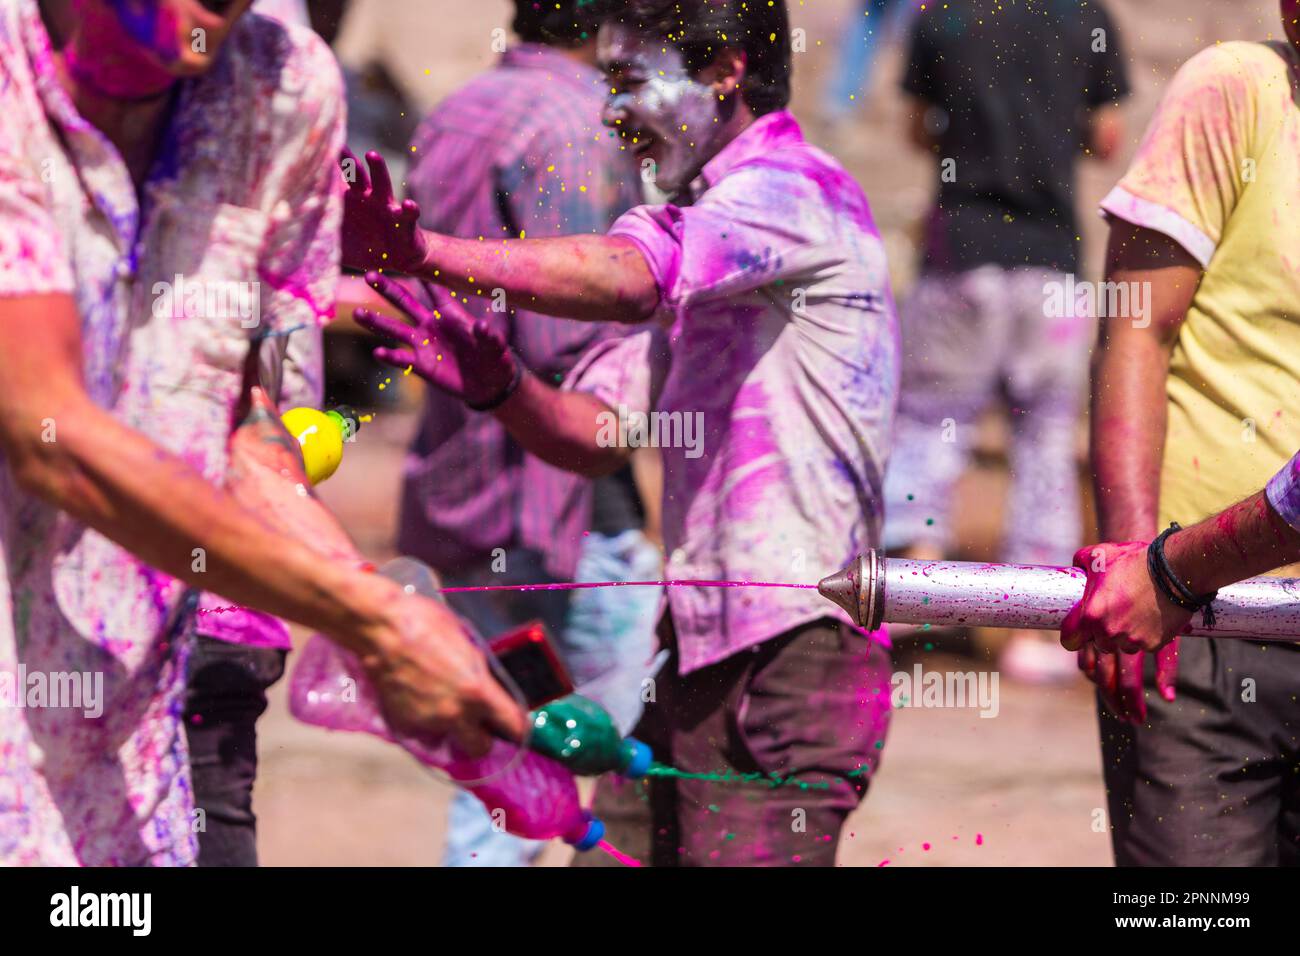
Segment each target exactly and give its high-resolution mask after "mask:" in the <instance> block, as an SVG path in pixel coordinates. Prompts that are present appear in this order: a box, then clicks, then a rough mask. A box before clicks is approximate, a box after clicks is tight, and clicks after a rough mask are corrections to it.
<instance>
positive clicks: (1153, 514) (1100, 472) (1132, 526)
mask: <svg viewBox="0 0 1300 956" xmlns="http://www.w3.org/2000/svg"><path fill="white" fill-rule="evenodd" d="M1167 374H1168V358H1167V353H1166V352H1165V351H1164V349H1163V347H1162V346H1161V345H1160V344H1159V343H1158V342H1156V341H1154V340H1144V339H1143V338H1142V337H1138V336H1131V337H1130V341H1129V342H1128V343H1127V344H1126V345H1125V346H1124V347H1123V348H1117V347H1115V346H1114V345H1113V344H1112V345H1111V346H1110V347H1107V348H1104V349H1103V351H1102V354H1101V358H1100V361H1099V362H1098V363H1097V369H1096V375H1095V381H1094V385H1093V400H1092V420H1091V428H1092V459H1093V468H1094V488H1095V491H1096V497H1097V511H1098V523H1099V524H1100V529H1101V538H1102V540H1103V541H1134V540H1142V541H1145V540H1149V539H1150V538H1152V537H1153V536H1154V535H1155V533H1156V530H1157V525H1158V523H1159V499H1160V468H1161V462H1162V460H1163V458H1164V447H1165V425H1166V419H1167V413H1166V408H1165V377H1166V375H1167Z"/></svg>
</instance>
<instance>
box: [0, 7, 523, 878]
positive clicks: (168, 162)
mask: <svg viewBox="0 0 1300 956" xmlns="http://www.w3.org/2000/svg"><path fill="white" fill-rule="evenodd" d="M209 6H210V5H208V6H200V5H199V4H196V3H193V2H188V0H139V2H132V3H125V2H117V0H0V92H2V93H3V100H4V109H3V110H0V356H3V360H2V361H0V768H2V772H0V865H92V866H110V865H130V866H143V865H185V864H189V863H192V862H194V860H195V856H196V851H197V845H196V844H197V842H198V841H197V840H196V834H197V832H198V831H200V830H201V829H202V828H203V826H204V825H205V823H206V821H204V820H203V819H202V817H201V816H199V815H196V814H195V812H194V811H195V806H194V801H193V792H192V790H191V775H190V766H189V753H188V752H187V746H186V738H185V734H184V733H183V728H182V725H181V713H182V707H183V704H184V697H185V675H186V664H187V657H188V653H189V650H190V647H191V644H192V641H191V634H190V633H189V631H188V629H187V628H186V627H185V622H184V612H185V608H186V604H187V599H186V597H185V595H187V594H192V593H193V590H191V591H188V592H187V589H186V585H188V586H189V588H190V589H199V588H206V589H210V590H211V591H213V592H216V593H219V594H221V595H223V596H225V597H226V598H227V599H228V600H229V601H230V602H232V603H239V604H242V605H245V606H250V607H253V608H257V609H259V610H261V611H264V612H266V613H267V614H272V615H278V616H281V617H284V618H287V619H290V620H296V621H299V622H300V623H303V624H305V625H307V626H309V627H312V628H313V629H317V630H321V631H322V632H323V633H326V634H328V635H329V636H330V637H331V638H332V639H333V640H335V641H337V642H339V643H340V644H342V645H343V646H345V647H349V648H351V649H353V650H354V651H355V652H356V653H357V654H359V655H361V656H363V657H365V658H368V660H369V661H370V664H369V665H368V666H370V667H371V668H372V669H373V671H374V672H373V673H372V674H371V675H370V676H371V678H372V679H373V680H375V681H376V683H377V685H378V686H379V687H380V688H382V689H381V694H382V695H383V696H384V697H385V699H386V704H385V707H386V710H387V711H388V713H387V716H388V718H389V719H390V720H392V721H394V722H395V723H399V724H405V725H406V726H407V727H417V728H419V729H421V730H424V731H426V732H437V731H438V730H439V726H438V725H439V724H442V725H443V726H446V727H448V729H451V730H452V731H453V733H455V734H456V735H457V737H461V738H463V737H464V735H465V731H466V730H468V738H467V739H463V740H462V742H463V743H467V744H468V745H470V746H471V747H473V748H475V749H485V747H486V739H485V738H486V735H487V733H488V729H487V722H484V723H482V724H480V721H479V719H478V717H476V716H474V712H475V711H477V710H478V707H477V706H476V705H473V704H470V706H469V707H468V709H466V710H465V711H463V712H462V716H460V717H458V716H457V715H456V714H454V713H452V712H450V711H449V710H448V704H449V703H451V704H452V705H453V707H452V710H459V704H460V703H469V702H470V700H471V699H472V698H473V697H474V696H476V692H473V691H471V692H469V693H466V688H467V686H469V685H473V684H477V685H478V687H479V689H480V691H481V692H482V693H484V694H486V695H487V697H488V698H495V697H496V695H497V693H498V690H497V688H496V685H495V684H494V683H493V682H492V680H491V678H490V676H489V673H488V670H487V667H486V662H485V661H484V660H483V659H482V657H481V655H479V654H478V653H477V652H476V651H475V650H474V649H473V648H472V645H471V644H470V642H469V641H468V639H467V638H466V636H465V634H464V632H463V630H462V628H461V626H460V625H459V622H457V621H456V620H455V618H454V617H453V616H452V615H451V614H450V613H449V612H447V611H446V610H445V609H444V608H443V607H442V606H441V605H440V604H438V603H436V602H433V601H428V600H425V599H422V598H419V597H416V596H408V595H404V594H403V593H402V589H401V587H400V586H399V585H397V584H396V583H394V582H391V581H387V580H386V579H383V578H381V577H380V576H378V575H373V574H365V573H362V571H361V569H360V568H359V567H358V565H359V564H362V562H361V561H360V560H359V558H358V556H357V555H356V554H355V552H353V551H351V550H350V548H336V549H334V550H333V551H331V552H330V553H326V551H327V550H328V549H325V548H322V547H320V546H318V545H319V539H322V538H324V537H326V536H327V535H328V534H331V533H332V534H333V535H334V536H335V537H339V536H340V533H339V532H338V529H337V525H336V524H335V523H332V521H331V519H329V516H328V513H326V512H324V510H323V509H322V508H320V506H319V504H318V503H317V502H316V501H315V500H314V499H313V498H312V497H311V496H310V494H308V493H307V492H306V489H305V488H302V487H301V486H299V488H298V489H297V490H294V489H293V487H292V486H289V489H290V494H289V495H288V496H286V497H290V498H291V499H292V501H293V505H292V506H283V505H282V504H281V506H280V507H279V508H278V509H277V510H274V511H272V510H270V509H260V510H259V508H258V507H257V506H256V503H255V502H252V501H251V499H250V498H243V497H240V495H239V491H241V490H242V491H245V492H248V491H249V490H250V489H251V486H252V484H253V482H255V481H256V480H257V478H258V476H257V475H256V474H251V472H250V471H249V470H247V469H248V466H249V464H250V461H252V462H256V460H257V456H256V455H255V454H254V453H255V452H256V451H257V449H256V448H253V449H248V448H247V445H246V444H245V445H243V446H241V447H243V448H244V449H245V453H244V454H243V455H242V456H240V455H237V454H236V451H235V442H236V441H237V440H239V439H240V438H241V436H244V435H247V432H245V431H244V430H243V429H242V428H236V427H235V426H236V425H237V424H239V423H240V422H241V421H242V420H243V418H244V412H245V411H246V410H247V408H248V407H255V408H256V409H257V410H258V411H259V413H260V414H262V415H263V419H264V420H265V419H270V420H271V421H272V422H273V421H274V416H273V415H272V414H271V413H270V412H269V411H268V410H267V406H268V405H269V401H268V400H267V398H266V396H267V395H268V394H271V395H273V394H275V392H276V388H275V386H274V385H273V380H278V379H279V377H280V375H281V373H283V374H284V376H285V389H286V391H285V394H286V396H288V397H291V398H297V397H299V396H302V397H305V398H310V397H311V396H312V394H313V393H314V392H315V390H316V388H317V387H318V383H319V376H320V355H319V330H318V327H317V321H318V319H319V318H320V317H321V316H323V315H328V314H330V313H331V311H332V308H333V295H334V284H335V281H336V279H337V270H338V257H339V244H340V240H339V218H340V213H341V191H342V186H341V181H340V176H339V171H338V168H337V165H336V159H337V151H338V149H339V146H340V141H341V139H342V119H343V117H342V113H341V109H340V94H341V84H340V82H339V76H338V71H337V68H336V66H335V64H334V61H333V58H332V57H331V56H330V54H329V52H328V50H327V49H326V48H325V47H324V45H323V44H322V43H320V41H319V40H318V39H316V38H315V37H313V36H311V35H310V34H308V33H307V32H305V31H301V30H296V29H286V28H284V27H282V26H280V25H278V24H275V23H273V22H271V21H270V20H267V19H264V18H262V17H257V16H245V14H246V11H247V9H248V6H249V0H235V2H233V3H229V4H224V5H223V9H222V10H221V11H220V12H217V11H214V10H212V9H210V8H209ZM197 36H202V37H203V38H204V42H203V43H201V44H199V43H194V42H192V38H195V37H197ZM295 336H297V338H295ZM298 343H301V345H299V344H298ZM257 358H261V359H264V360H270V361H269V365H270V366H271V367H269V368H266V369H265V371H266V373H267V374H266V376H265V377H263V378H261V386H262V387H261V390H255V389H254V388H253V382H252V378H253V376H252V374H251V369H252V366H253V365H255V364H257V363H256V362H255V361H254V360H255V359H257ZM290 379H292V381H291V380H290ZM232 431H233V432H234V437H233V438H232ZM277 437H278V438H279V439H281V440H283V441H285V442H289V443H292V439H290V438H289V437H288V436H287V435H284V434H279V435H278V436H277ZM262 444H263V445H267V446H272V447H273V446H274V440H272V441H271V442H262ZM290 447H291V448H292V445H291V444H290ZM239 467H244V468H245V469H246V471H245V475H250V474H251V480H241V479H240V477H239V475H238V468H239ZM263 477H265V476H263ZM269 477H270V478H271V479H274V481H275V482H282V480H283V479H282V478H281V474H280V472H278V471H276V472H274V473H272V474H271V475H270V476H269ZM290 513H292V514H290ZM273 519H274V520H273ZM294 519H298V520H296V521H295V520H294ZM264 623H266V624H268V625H269V626H270V630H271V632H275V631H277V630H278V628H279V625H277V624H275V622H274V621H273V620H272V619H269V618H267V619H264ZM467 667H468V670H467ZM471 674H476V675H477V676H474V677H470V675H471ZM466 678H468V679H469V685H467V684H466V683H465V681H466ZM399 685H401V686H399ZM457 687H460V688H461V690H456V689H455V688H457ZM42 688H55V689H56V690H57V691H58V696H57V697H56V698H55V699H49V697H48V695H46V693H45V691H44V690H42ZM34 691H39V693H36V694H34ZM65 691H66V692H65ZM501 714H502V715H503V716H504V717H505V718H506V721H507V723H506V724H499V723H498V722H497V721H491V724H492V727H493V729H494V730H496V731H497V732H499V733H506V734H508V735H509V734H513V735H515V736H518V734H520V733H522V729H523V715H522V714H521V713H519V712H518V710H517V708H515V707H514V706H513V705H510V704H506V703H503V705H502V710H501ZM438 715H441V717H439V716H438ZM511 715H514V716H513V718H512V717H511ZM445 718H450V720H446V722H444V719H445ZM466 718H467V719H468V722H466Z"/></svg>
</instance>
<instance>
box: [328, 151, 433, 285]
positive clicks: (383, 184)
mask: <svg viewBox="0 0 1300 956" xmlns="http://www.w3.org/2000/svg"><path fill="white" fill-rule="evenodd" d="M339 167H340V168H341V169H342V171H343V179H344V181H345V182H346V183H347V192H346V193H344V196H343V265H344V266H346V267H348V268H351V269H360V270H366V269H386V270H391V271H394V272H404V273H412V272H414V271H416V270H417V269H418V268H419V267H420V266H421V265H423V264H424V262H425V259H426V258H427V256H428V247H427V245H426V244H425V241H424V238H423V236H422V235H421V233H420V227H419V220H420V207H419V206H418V205H417V204H416V203H415V202H414V201H413V200H410V199H407V200H406V201H405V202H402V203H400V204H399V203H398V202H397V199H396V198H395V197H394V195H393V181H392V179H391V178H390V177H389V175H388V164H387V163H385V162H384V158H383V157H382V156H380V155H379V154H378V153H377V152H375V151H374V150H371V151H370V152H368V153H366V162H365V165H363V164H362V163H361V161H360V160H358V159H357V157H356V156H355V155H353V153H352V151H351V150H349V149H344V150H343V153H342V155H341V156H340V157H339ZM367 167H369V168H368V169H367Z"/></svg>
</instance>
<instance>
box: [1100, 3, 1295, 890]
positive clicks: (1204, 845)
mask: <svg viewBox="0 0 1300 956" xmlns="http://www.w3.org/2000/svg"><path fill="white" fill-rule="evenodd" d="M1294 6H1296V4H1295V3H1294V2H1291V0H1284V3H1283V8H1284V13H1285V12H1286V11H1287V9H1288V8H1289V7H1294ZM1288 26H1289V29H1288V33H1292V32H1296V33H1297V34H1298V38H1300V31H1295V30H1293V29H1291V26H1292V24H1288ZM1298 83H1300V53H1298V52H1297V46H1296V45H1295V44H1294V43H1288V42H1286V41H1285V40H1284V41H1279V42H1267V43H1224V44H1220V45H1217V46H1215V47H1212V48H1210V49H1207V50H1205V51H1203V52H1201V53H1200V54H1198V55H1197V56H1195V57H1193V58H1192V59H1191V60H1189V61H1188V62H1187V63H1186V64H1185V65H1184V66H1183V67H1182V69H1181V70H1179V72H1178V74H1177V76H1175V78H1174V80H1173V82H1172V83H1171V85H1170V87H1169V89H1168V91H1167V92H1166V94H1165V97H1164V100H1163V102H1162V103H1161V105H1160V108H1159V110H1158V111H1157V113H1156V115H1155V118H1154V119H1153V120H1152V122H1151V125H1150V127H1149V128H1148V130H1147V132H1146V135H1145V137H1144V139H1143V142H1142V144H1141V146H1140V147H1139V149H1138V153H1137V156H1136V157H1135V159H1134V160H1133V164H1132V166H1131V168H1130V169H1129V171H1128V173H1127V174H1126V175H1125V176H1124V178H1123V180H1122V181H1121V182H1120V184H1119V185H1118V186H1117V187H1116V188H1115V189H1114V190H1113V191H1112V192H1111V193H1110V194H1109V195H1108V196H1107V197H1106V198H1105V200H1103V202H1102V209H1103V212H1104V213H1105V214H1106V216H1107V217H1108V219H1109V221H1110V226H1111V235H1110V247H1109V250H1108V253H1107V276H1106V278H1107V281H1108V282H1110V283H1117V284H1119V285H1118V286H1117V287H1112V288H1121V289H1122V288H1124V287H1127V291H1128V292H1129V296H1128V301H1131V302H1139V303H1142V304H1143V308H1142V309H1141V310H1140V311H1138V310H1130V313H1129V314H1127V315H1111V316H1109V317H1108V318H1106V319H1105V320H1103V323H1102V335H1101V345H1100V348H1099V352H1098V356H1097V362H1096V373H1095V378H1094V382H1093V421H1092V452H1093V462H1094V467H1095V482H1096V491H1097V500H1098V508H1099V516H1100V522H1101V534H1102V539H1103V540H1105V541H1144V542H1145V541H1149V540H1151V539H1152V538H1154V537H1155V536H1156V535H1157V534H1158V533H1159V532H1160V530H1162V529H1163V528H1164V527H1166V526H1167V525H1168V524H1169V523H1170V522H1171V521H1177V522H1180V523H1182V524H1191V523H1193V522H1196V521H1198V520H1200V519H1202V518H1204V517H1206V516H1208V515H1210V514H1213V513H1215V512H1218V511H1220V510H1221V509H1223V508H1225V507H1226V506H1228V505H1231V504H1233V503H1234V502H1236V501H1238V500H1239V499H1241V498H1243V497H1246V496H1247V495H1249V494H1251V493H1252V492H1254V491H1256V490H1257V489H1259V487H1260V486H1262V485H1263V484H1264V483H1265V482H1267V481H1268V479H1269V478H1270V477H1271V476H1272V475H1273V474H1274V473H1276V472H1277V471H1278V469H1279V468H1281V466H1282V465H1283V464H1284V463H1285V462H1286V461H1287V459H1288V457H1289V456H1290V454H1291V453H1292V452H1293V451H1294V450H1295V448H1296V447H1297V446H1300V106H1298V105H1297V103H1296V100H1295V99H1294V97H1293V89H1294V88H1295V86H1296V84H1298ZM1139 296H1140V297H1139ZM1119 301H1124V298H1123V297H1122V296H1120V297H1119ZM1098 554H1100V552H1098ZM1093 570H1100V569H1095V568H1094V569H1093ZM1179 645H1180V642H1178V641H1175V642H1173V643H1171V644H1169V645H1166V646H1165V647H1164V648H1162V649H1161V650H1160V652H1159V653H1158V654H1157V655H1155V656H1154V658H1153V659H1148V658H1151V657H1152V656H1151V655H1144V654H1142V653H1135V654H1107V653H1102V652H1099V651H1097V650H1096V648H1095V647H1094V646H1092V645H1088V646H1085V647H1084V649H1083V650H1082V651H1080V655H1081V658H1080V666H1081V667H1083V669H1084V670H1085V671H1086V672H1087V673H1088V675H1089V676H1090V677H1091V678H1092V679H1093V680H1094V682H1096V684H1097V686H1098V692H1099V696H1100V698H1101V699H1102V701H1103V702H1104V704H1105V706H1101V707H1099V712H1100V714H1101V718H1100V720H1101V736H1102V749H1103V754H1104V757H1105V761H1104V771H1105V775H1106V784H1107V791H1108V801H1109V807H1110V817H1111V827H1112V839H1113V844H1114V849H1115V857H1116V861H1117V862H1118V863H1119V864H1120V865H1197V864H1199V865H1206V864H1212V865H1276V864H1278V863H1288V862H1289V863H1295V862H1297V859H1298V857H1300V842H1298V841H1300V818H1298V816H1297V811H1296V807H1297V806H1300V775H1298V774H1297V768H1298V767H1300V764H1298V762H1297V748H1296V733H1295V720H1296V717H1297V711H1296V706H1295V693H1296V689H1297V688H1300V645H1290V644H1281V645H1279V644H1274V645H1271V646H1270V645H1266V644H1263V643H1258V642H1253V641H1240V640H1206V639H1200V638H1186V639H1184V640H1182V641H1181V648H1180V646H1179ZM1180 654H1181V656H1180ZM1288 808H1289V809H1288Z"/></svg>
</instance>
